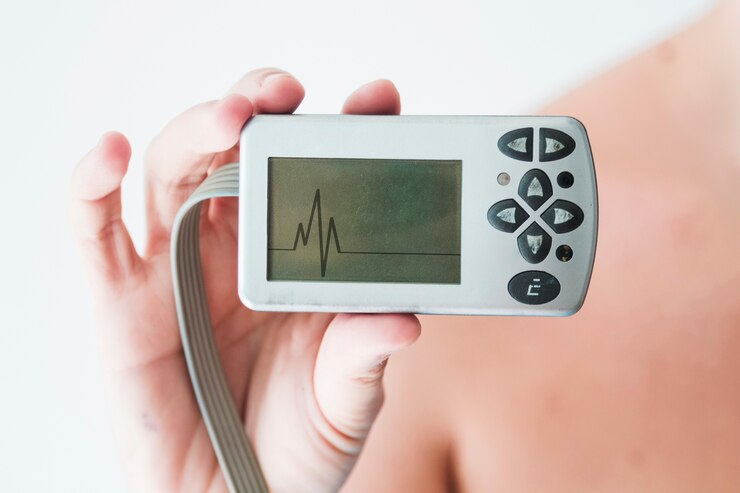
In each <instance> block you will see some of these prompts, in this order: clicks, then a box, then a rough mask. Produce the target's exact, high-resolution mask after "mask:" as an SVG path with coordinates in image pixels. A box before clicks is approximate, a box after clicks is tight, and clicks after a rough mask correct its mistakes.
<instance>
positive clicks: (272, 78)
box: [262, 72, 292, 87]
mask: <svg viewBox="0 0 740 493" xmlns="http://www.w3.org/2000/svg"><path fill="white" fill-rule="evenodd" d="M283 77H292V75H290V74H289V73H287V72H276V73H274V74H270V75H268V76H267V77H265V78H264V79H262V87H265V86H268V85H270V84H272V83H273V82H274V81H276V80H278V79H282V78H283Z"/></svg>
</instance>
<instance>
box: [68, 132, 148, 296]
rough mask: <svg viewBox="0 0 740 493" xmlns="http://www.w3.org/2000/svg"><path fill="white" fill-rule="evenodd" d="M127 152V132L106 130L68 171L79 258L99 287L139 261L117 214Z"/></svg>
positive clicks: (116, 280)
mask: <svg viewBox="0 0 740 493" xmlns="http://www.w3.org/2000/svg"><path fill="white" fill-rule="evenodd" d="M130 158H131V147H130V145H129V143H128V141H127V140H126V137H124V136H123V135H121V134H120V133H117V132H109V133H107V134H105V135H103V136H102V137H101V138H100V141H99V142H98V144H97V146H96V147H95V148H94V149H92V150H91V151H90V152H88V154H87V155H86V156H85V157H84V158H82V160H81V161H80V163H79V164H78V165H77V168H76V169H75V172H74V175H73V177H72V183H71V190H70V203H69V215H70V222H71V224H72V228H73V231H74V234H75V237H76V239H77V243H78V245H79V250H80V254H81V256H82V259H83V262H84V263H85V265H86V266H87V268H88V271H89V273H90V274H91V276H92V277H93V279H96V280H98V281H101V283H102V285H103V286H102V287H106V286H107V287H110V288H115V287H116V285H117V284H118V283H120V282H121V281H122V280H123V279H124V278H125V277H126V276H127V275H128V274H130V273H131V272H132V271H134V270H135V269H137V267H138V266H139V262H140V259H139V256H138V255H137V253H136V250H135V248H134V246H133V243H132V242H131V237H130V236H129V234H128V231H127V230H126V226H125V225H124V224H123V221H122V220H121V181H122V180H123V177H124V175H125V174H126V170H127V169H128V162H129V159H130Z"/></svg>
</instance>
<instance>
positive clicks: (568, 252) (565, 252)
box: [555, 245, 573, 262]
mask: <svg viewBox="0 0 740 493" xmlns="http://www.w3.org/2000/svg"><path fill="white" fill-rule="evenodd" d="M555 256H556V257H557V258H558V260H560V261H561V262H567V261H568V260H570V259H571V258H573V249H572V248H571V247H569V246H568V245H560V246H559V247H558V249H557V250H555Z"/></svg>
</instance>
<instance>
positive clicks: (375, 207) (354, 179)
mask: <svg viewBox="0 0 740 493" xmlns="http://www.w3.org/2000/svg"><path fill="white" fill-rule="evenodd" d="M240 153H241V154H240V164H239V196H240V202H239V273H238V276H239V296H240V298H241V299H242V301H243V303H244V304H246V305H247V306H249V307H250V308H253V309H257V310H276V311H336V312H414V313H440V314H442V313H445V314H497V315H525V314H538V315H569V314H572V313H574V312H575V311H577V310H578V309H579V308H580V306H581V305H582V303H583V300H584V297H585V294H586V290H587V287H588V282H589V279H590V276H591V270H592V266H593V260H594V252H595V248H596V232H597V231H596V230H597V194H596V181H595V175H594V167H593V160H592V157H591V150H590V148H589V143H588V138H587V136H586V131H585V129H584V128H583V126H582V125H581V124H580V123H579V122H578V121H577V120H575V119H573V118H569V117H496V116H359V115H316V116H314V115H259V116H256V117H254V118H252V120H250V122H249V123H248V124H247V125H246V126H245V128H244V130H243V132H242V137H241V142H240Z"/></svg>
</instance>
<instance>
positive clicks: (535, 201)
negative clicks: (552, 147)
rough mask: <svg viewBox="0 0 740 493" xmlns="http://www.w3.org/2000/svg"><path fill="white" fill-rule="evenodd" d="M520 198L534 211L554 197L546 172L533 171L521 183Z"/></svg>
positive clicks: (528, 172)
mask: <svg viewBox="0 0 740 493" xmlns="http://www.w3.org/2000/svg"><path fill="white" fill-rule="evenodd" d="M519 196H520V197H521V198H523V199H524V201H525V202H526V203H527V204H528V205H529V206H530V207H531V208H532V209H534V210H537V209H539V208H540V206H541V205H542V204H544V203H545V202H547V199H549V198H550V197H552V185H551V184H550V179H549V178H548V177H547V175H546V174H545V172H544V171H541V170H538V169H531V170H529V171H527V173H526V174H525V175H524V176H523V177H522V181H520V182H519Z"/></svg>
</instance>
